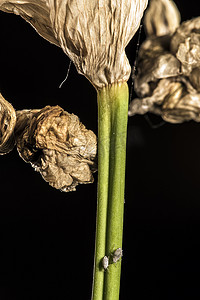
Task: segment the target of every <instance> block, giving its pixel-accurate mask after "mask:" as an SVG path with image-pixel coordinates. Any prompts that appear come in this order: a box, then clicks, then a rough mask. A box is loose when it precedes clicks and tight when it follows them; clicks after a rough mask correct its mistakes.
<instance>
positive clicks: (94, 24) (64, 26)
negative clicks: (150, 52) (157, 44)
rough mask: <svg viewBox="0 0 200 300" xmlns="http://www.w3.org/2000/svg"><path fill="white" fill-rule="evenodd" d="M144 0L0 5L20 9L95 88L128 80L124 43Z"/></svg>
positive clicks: (29, 0) (13, 0)
mask: <svg viewBox="0 0 200 300" xmlns="http://www.w3.org/2000/svg"><path fill="white" fill-rule="evenodd" d="M147 2H148V0H101V1H91V0H62V1H60V0H37V1H36V0H26V1H24V0H10V1H9V0H0V10H3V11H5V12H13V13H15V14H19V15H21V16H22V17H23V18H24V19H25V20H26V21H28V22H29V23H30V24H31V25H32V26H33V27H34V28H35V29H36V30H37V31H38V33H39V34H40V35H41V36H43V37H44V38H45V39H47V40H48V41H50V42H52V43H54V44H56V45H59V46H60V47H61V48H62V49H63V51H64V52H65V53H66V54H67V55H68V56H69V57H70V59H71V60H72V61H73V62H74V64H75V66H76V68H77V70H78V72H79V73H80V74H83V75H85V76H86V77H87V78H88V79H89V80H90V81H91V83H92V84H93V85H94V86H95V87H96V88H101V87H103V86H105V85H108V84H111V83H114V82H117V81H127V80H128V78H129V76H130V72H131V68H130V65H129V62H128V59H127V57H126V54H125V47H126V46H127V44H128V42H129V41H130V39H131V38H132V37H133V35H134V34H135V32H136V30H137V29H138V27H139V24H140V19H141V17H142V15H143V11H144V9H145V8H146V5H147Z"/></svg>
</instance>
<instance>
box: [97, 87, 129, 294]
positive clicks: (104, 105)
mask: <svg viewBox="0 0 200 300" xmlns="http://www.w3.org/2000/svg"><path fill="white" fill-rule="evenodd" d="M127 116H128V86H127V83H125V82H124V83H115V84H112V85H109V86H106V87H104V88H102V89H101V90H100V91H98V200H97V226H96V245H95V265H94V281H93V296H92V300H117V299H119V289H120V272H121V261H119V262H117V263H115V264H111V265H110V266H109V269H108V270H107V271H105V270H104V269H103V268H102V265H101V262H102V258H103V257H104V256H105V255H107V256H109V257H110V260H109V262H111V257H112V255H111V254H112V253H113V251H114V250H115V249H117V248H119V247H120V248H122V236H123V210H124V184H125V159H126V133H127Z"/></svg>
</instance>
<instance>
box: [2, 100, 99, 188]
mask: <svg viewBox="0 0 200 300" xmlns="http://www.w3.org/2000/svg"><path fill="white" fill-rule="evenodd" d="M2 99H3V97H2ZM4 101H5V100H4ZM10 106H11V105H10ZM12 110H13V115H14V119H13V121H11V119H9V122H11V123H12V124H14V126H13V127H12V134H11V136H12V139H13V143H12V147H11V148H10V149H9V148H8V146H7V149H6V151H4V152H5V153H6V152H9V151H10V150H12V148H13V145H14V144H16V146H17V150H18V152H19V155H20V156H21V157H22V158H23V159H24V160H25V161H26V162H29V163H31V165H32V166H33V167H34V168H35V170H36V171H38V172H40V174H41V175H42V177H43V178H44V180H45V181H47V182H49V184H50V185H51V186H53V187H54V188H56V189H60V190H62V191H65V192H68V191H74V190H75V187H76V186H77V185H78V184H79V183H82V184H86V183H92V182H93V176H92V173H93V172H95V171H96V170H97V165H96V152H97V139H96V136H95V134H94V133H93V132H92V131H91V130H87V129H86V128H85V126H84V125H83V124H82V123H81V122H80V121H79V118H78V117H77V116H75V115H74V114H69V113H68V112H66V111H64V110H63V109H62V108H61V107H59V106H54V107H51V106H46V107H44V108H42V109H34V110H22V111H17V112H16V113H15V110H14V109H13V108H12ZM4 114H5V115H7V108H5V112H4ZM1 131H3V132H4V131H5V130H4V127H1ZM7 131H8V133H7V134H8V135H9V134H10V133H11V127H9V126H8V127H7ZM3 136H5V134H4V135H3ZM2 142H3V143H4V141H2ZM4 149H5V147H4Z"/></svg>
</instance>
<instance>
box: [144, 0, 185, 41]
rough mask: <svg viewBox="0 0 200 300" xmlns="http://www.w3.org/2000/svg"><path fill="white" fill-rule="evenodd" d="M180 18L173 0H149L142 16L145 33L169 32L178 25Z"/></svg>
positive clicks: (159, 34)
mask: <svg viewBox="0 0 200 300" xmlns="http://www.w3.org/2000/svg"><path fill="white" fill-rule="evenodd" d="M180 20H181V16H180V13H179V10H178V9H177V7H176V4H175V3H174V1H171V0H151V1H150V4H149V8H148V10H147V12H146V13H145V17H144V24H145V29H146V32H147V35H149V36H150V35H156V36H163V35H167V34H171V33H173V32H174V31H175V30H176V28H177V27H178V26H179V25H180Z"/></svg>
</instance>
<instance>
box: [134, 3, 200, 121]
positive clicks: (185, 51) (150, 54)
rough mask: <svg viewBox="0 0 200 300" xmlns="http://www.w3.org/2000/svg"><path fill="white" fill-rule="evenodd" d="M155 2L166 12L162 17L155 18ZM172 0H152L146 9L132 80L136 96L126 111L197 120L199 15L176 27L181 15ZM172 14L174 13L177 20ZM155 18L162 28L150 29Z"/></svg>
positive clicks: (199, 103) (199, 114)
mask: <svg viewBox="0 0 200 300" xmlns="http://www.w3.org/2000/svg"><path fill="white" fill-rule="evenodd" d="M158 2H159V3H160V4H159V5H160V6H161V5H163V10H162V9H161V11H163V13H165V14H164V15H162V19H157V14H156V11H157V10H158ZM172 3H173V2H172V1H169V0H162V1H157V0H152V1H151V6H150V11H148V10H147V13H146V14H147V16H146V17H145V27H146V32H147V33H149V34H150V35H149V36H148V37H147V39H146V40H145V41H144V43H143V44H142V45H141V47H140V51H139V58H138V74H137V76H136V78H135V83H134V86H135V91H136V93H137V95H138V96H139V98H137V99H134V100H133V101H132V102H131V104H130V107H129V115H130V116H132V115H134V114H138V113H139V114H145V113H146V112H152V113H155V114H158V115H161V117H162V118H163V119H164V120H165V121H168V122H171V123H181V122H184V121H189V120H195V121H197V122H200V93H199V92H200V54H199V53H200V17H198V18H195V19H192V20H189V21H186V22H183V23H182V24H181V25H179V27H177V29H176V30H175V28H176V26H177V24H178V21H179V20H180V18H179V12H178V10H177V8H176V7H175V6H174V4H172ZM172 8H173V9H174V10H175V11H174V12H173V13H172V11H171V9H172ZM171 15H174V17H175V16H176V15H177V18H176V22H174V20H172V19H173V18H171ZM149 16H152V18H153V20H152V21H151V23H150V21H149ZM157 20H159V22H161V23H163V24H162V25H163V26H161V28H164V27H166V28H165V30H162V31H161V32H159V30H157V28H155V30H154V31H153V28H154V27H155V26H157V27H158V28H159V25H160V23H159V22H157ZM171 21H172V23H171ZM152 24H154V26H152ZM174 24H175V25H176V26H175V25H174ZM162 32H163V35H162Z"/></svg>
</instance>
